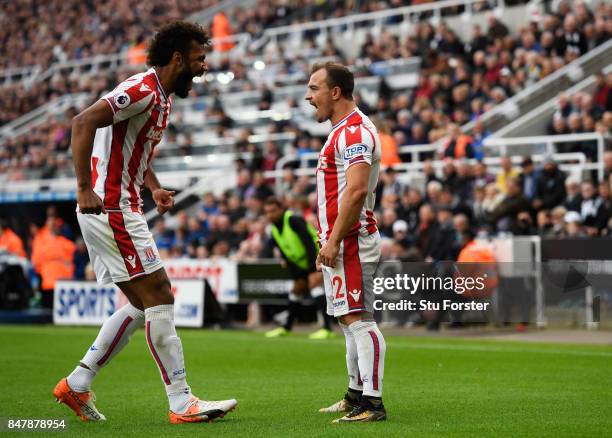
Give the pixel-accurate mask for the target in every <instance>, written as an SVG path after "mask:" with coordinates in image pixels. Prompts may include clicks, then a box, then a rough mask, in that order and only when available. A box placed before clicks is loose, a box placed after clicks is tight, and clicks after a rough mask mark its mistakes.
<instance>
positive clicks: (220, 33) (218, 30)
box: [212, 10, 235, 52]
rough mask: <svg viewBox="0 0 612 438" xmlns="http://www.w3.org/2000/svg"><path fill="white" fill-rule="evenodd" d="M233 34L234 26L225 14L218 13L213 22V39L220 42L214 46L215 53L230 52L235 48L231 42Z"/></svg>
mask: <svg viewBox="0 0 612 438" xmlns="http://www.w3.org/2000/svg"><path fill="white" fill-rule="evenodd" d="M232 33H233V31H232V26H231V24H230V21H229V19H228V18H227V16H226V15H225V12H223V11H222V10H221V11H219V12H217V13H216V14H215V16H214V17H213V22H212V37H213V39H217V40H220V41H217V42H215V43H214V44H213V48H214V50H215V52H229V51H230V50H232V49H233V48H234V46H235V44H234V43H233V41H230V40H229V38H230V37H231V36H232Z"/></svg>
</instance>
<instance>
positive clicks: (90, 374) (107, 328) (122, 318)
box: [68, 303, 145, 392]
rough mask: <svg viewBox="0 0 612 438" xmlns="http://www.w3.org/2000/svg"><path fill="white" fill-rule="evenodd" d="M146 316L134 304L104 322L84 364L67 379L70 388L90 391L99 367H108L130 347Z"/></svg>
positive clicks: (128, 305) (83, 361)
mask: <svg viewBox="0 0 612 438" xmlns="http://www.w3.org/2000/svg"><path fill="white" fill-rule="evenodd" d="M144 321H145V314H144V312H143V311H142V310H139V309H137V308H136V307H134V306H132V305H131V304H129V303H128V304H126V305H125V306H123V307H122V308H120V309H119V310H117V311H116V312H115V313H113V314H112V315H111V316H110V318H108V319H107V320H106V321H104V324H102V327H101V328H100V332H99V333H98V337H97V338H96V340H95V341H94V343H93V345H92V346H91V347H90V348H89V350H87V353H85V356H84V357H83V359H82V360H81V362H82V363H83V364H85V365H87V367H89V369H87V368H83V367H82V366H80V365H78V366H77V367H76V368H75V369H74V371H73V372H72V373H71V374H70V375H69V376H68V386H70V388H72V389H73V390H74V391H76V392H86V391H89V390H90V389H91V382H92V380H93V378H94V377H95V376H96V374H97V373H98V371H100V368H102V367H103V366H105V365H107V364H108V363H109V362H110V361H111V359H112V358H113V357H115V356H116V355H117V354H118V353H119V352H120V351H121V350H122V349H123V347H125V346H126V345H127V343H128V342H129V341H130V338H131V337H132V334H134V332H135V331H136V330H137V329H138V328H139V327H142V326H143V325H144Z"/></svg>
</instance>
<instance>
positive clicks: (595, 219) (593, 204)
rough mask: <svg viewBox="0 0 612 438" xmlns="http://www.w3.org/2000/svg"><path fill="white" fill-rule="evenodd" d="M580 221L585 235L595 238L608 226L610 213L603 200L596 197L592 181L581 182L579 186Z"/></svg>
mask: <svg viewBox="0 0 612 438" xmlns="http://www.w3.org/2000/svg"><path fill="white" fill-rule="evenodd" d="M580 195H581V198H582V202H581V203H580V210H579V213H580V219H581V223H582V224H583V226H584V228H585V231H586V233H587V234H588V235H589V236H596V235H598V234H599V232H600V230H602V229H603V228H605V227H606V226H607V225H608V219H609V217H610V212H609V211H607V210H606V207H605V205H604V200H603V199H602V198H601V197H600V196H598V195H597V191H596V189H595V184H594V183H593V181H583V182H582V184H581V186H580Z"/></svg>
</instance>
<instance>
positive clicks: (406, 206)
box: [398, 188, 423, 236]
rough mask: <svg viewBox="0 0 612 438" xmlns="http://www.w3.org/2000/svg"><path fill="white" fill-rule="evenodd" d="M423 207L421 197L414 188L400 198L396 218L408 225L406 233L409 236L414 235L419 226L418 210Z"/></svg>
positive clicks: (406, 191)
mask: <svg viewBox="0 0 612 438" xmlns="http://www.w3.org/2000/svg"><path fill="white" fill-rule="evenodd" d="M422 205H423V195H422V194H421V192H420V191H419V190H417V189H415V188H409V189H407V190H405V191H404V193H403V194H402V196H401V198H400V205H399V207H398V217H399V218H400V219H402V220H404V221H406V223H407V224H408V233H409V234H410V235H411V236H414V234H416V231H417V228H418V226H419V209H420V208H421V206H422Z"/></svg>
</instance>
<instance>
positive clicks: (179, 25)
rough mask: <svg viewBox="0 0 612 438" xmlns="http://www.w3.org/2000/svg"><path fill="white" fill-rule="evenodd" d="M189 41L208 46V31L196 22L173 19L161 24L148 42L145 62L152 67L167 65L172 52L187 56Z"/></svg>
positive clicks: (189, 46)
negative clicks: (170, 21)
mask: <svg viewBox="0 0 612 438" xmlns="http://www.w3.org/2000/svg"><path fill="white" fill-rule="evenodd" d="M191 41H196V42H197V43H199V44H204V45H205V46H207V47H210V38H209V36H208V33H207V32H206V31H205V30H204V29H203V28H202V26H200V25H199V24H197V23H190V22H188V21H174V22H172V23H169V24H166V25H164V26H162V27H161V28H160V29H159V30H158V31H157V32H156V33H155V35H154V36H153V38H152V39H151V43H150V44H149V50H148V54H147V64H149V65H150V66H152V67H162V66H164V65H168V64H169V63H170V60H171V59H172V55H173V54H174V52H180V53H182V54H183V56H185V57H187V56H188V54H189V49H190V48H191Z"/></svg>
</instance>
